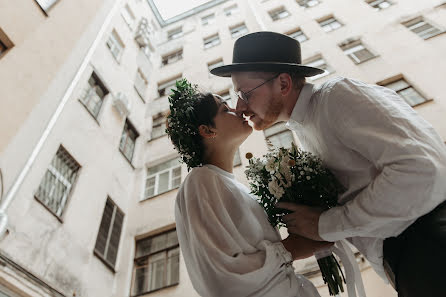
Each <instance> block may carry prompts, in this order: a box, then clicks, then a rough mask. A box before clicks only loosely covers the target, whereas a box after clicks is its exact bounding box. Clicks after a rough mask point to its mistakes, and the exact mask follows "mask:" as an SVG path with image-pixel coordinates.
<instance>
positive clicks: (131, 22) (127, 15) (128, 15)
mask: <svg viewBox="0 0 446 297" xmlns="http://www.w3.org/2000/svg"><path fill="white" fill-rule="evenodd" d="M121 15H122V17H123V18H124V21H125V22H126V23H127V25H128V26H129V28H130V30H133V26H135V21H136V17H135V15H134V14H133V11H132V10H131V9H130V6H129V5H128V4H126V5H125V6H124V8H123V9H122V11H121Z"/></svg>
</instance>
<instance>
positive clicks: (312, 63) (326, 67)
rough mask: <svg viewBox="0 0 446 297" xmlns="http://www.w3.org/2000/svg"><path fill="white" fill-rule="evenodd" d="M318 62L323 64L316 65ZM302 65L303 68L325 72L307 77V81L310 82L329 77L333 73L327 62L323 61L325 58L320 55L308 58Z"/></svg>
mask: <svg viewBox="0 0 446 297" xmlns="http://www.w3.org/2000/svg"><path fill="white" fill-rule="evenodd" d="M318 61H322V62H323V63H316V62H318ZM302 64H303V65H304V66H309V67H317V68H320V69H323V70H325V72H324V73H321V74H317V75H314V76H310V77H308V79H309V80H312V81H314V80H317V79H319V78H322V77H325V76H327V75H330V74H332V73H334V72H335V71H334V70H333V68H332V67H331V66H330V65H329V64H328V63H327V60H325V58H324V57H323V56H322V55H315V56H313V57H310V58H308V59H306V60H305V61H304V63H302ZM321 65H322V67H321Z"/></svg>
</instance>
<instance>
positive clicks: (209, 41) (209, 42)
mask: <svg viewBox="0 0 446 297" xmlns="http://www.w3.org/2000/svg"><path fill="white" fill-rule="evenodd" d="M220 44H221V39H220V35H219V34H218V33H215V34H212V35H210V36H208V37H205V38H203V48H204V49H210V48H213V47H216V46H217V45H220Z"/></svg>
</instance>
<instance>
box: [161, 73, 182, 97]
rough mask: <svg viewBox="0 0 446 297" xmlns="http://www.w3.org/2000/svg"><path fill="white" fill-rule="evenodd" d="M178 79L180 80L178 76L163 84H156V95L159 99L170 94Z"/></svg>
mask: <svg viewBox="0 0 446 297" xmlns="http://www.w3.org/2000/svg"><path fill="white" fill-rule="evenodd" d="M180 78H181V76H178V77H176V78H174V79H171V80H169V81H166V82H164V83H159V84H158V95H159V96H160V97H163V96H166V95H170V94H171V93H172V89H173V88H174V87H175V85H176V81H177V80H178V79H180Z"/></svg>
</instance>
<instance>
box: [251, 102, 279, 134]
mask: <svg viewBox="0 0 446 297" xmlns="http://www.w3.org/2000/svg"><path fill="white" fill-rule="evenodd" d="M282 108H283V103H282V102H281V101H280V100H275V99H274V98H271V100H270V101H269V105H268V107H267V108H266V113H265V116H264V118H263V119H260V118H258V120H260V121H259V122H257V123H255V122H254V129H256V130H265V129H267V128H269V127H271V126H272V125H274V124H275V123H276V121H277V118H278V117H279V115H280V112H281V111H282Z"/></svg>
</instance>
